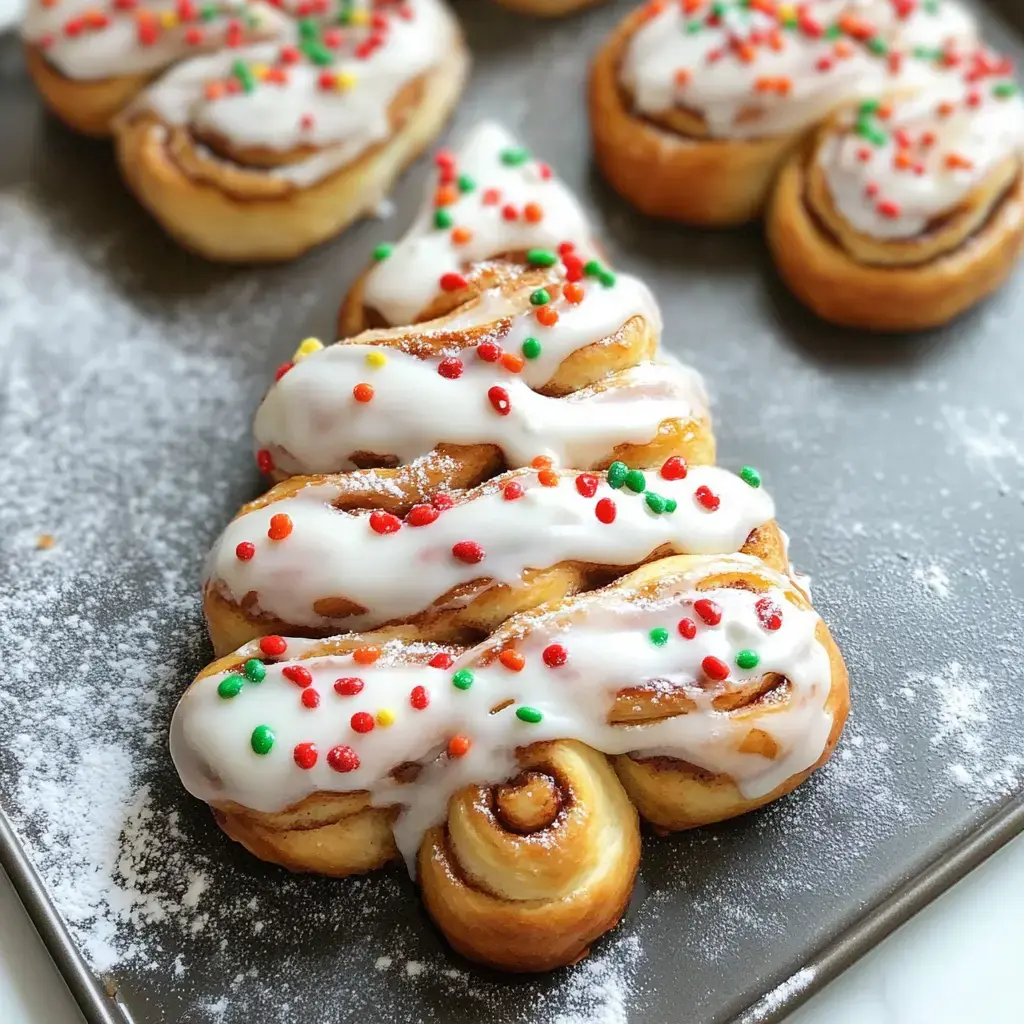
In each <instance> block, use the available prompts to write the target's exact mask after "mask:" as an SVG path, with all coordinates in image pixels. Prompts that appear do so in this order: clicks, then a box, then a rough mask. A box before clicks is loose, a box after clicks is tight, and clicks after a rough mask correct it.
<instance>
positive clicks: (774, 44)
mask: <svg viewBox="0 0 1024 1024" xmlns="http://www.w3.org/2000/svg"><path fill="white" fill-rule="evenodd" d="M768 45H769V46H770V47H771V48H772V49H773V50H774V51H775V52H776V53H778V52H779V51H780V50H782V49H783V47H784V46H785V45H786V44H785V42H784V41H783V39H782V32H780V31H779V29H777V28H773V29H772V30H771V32H770V33H769V34H768Z"/></svg>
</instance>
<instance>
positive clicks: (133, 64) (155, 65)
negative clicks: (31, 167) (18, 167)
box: [22, 0, 287, 135]
mask: <svg viewBox="0 0 1024 1024" xmlns="http://www.w3.org/2000/svg"><path fill="white" fill-rule="evenodd" d="M286 25H287V19H286V18H285V16H284V15H283V14H282V13H280V12H278V11H276V10H275V9H274V8H273V7H272V6H270V4H269V3H268V4H264V3H260V2H254V0H249V2H246V0H216V2H215V3H198V2H195V0H177V2H174V0H108V2H106V3H102V2H101V3H98V4H97V3H96V2H95V0H59V2H55V0H31V2H30V3H29V5H28V10H27V11H26V14H25V20H24V22H23V24H22V36H23V38H24V41H25V48H26V59H27V63H28V69H29V73H30V74H31V75H32V79H33V81H34V82H35V84H36V87H37V88H38V89H39V92H40V93H41V94H42V96H43V99H44V100H45V101H46V104H47V106H48V107H49V108H50V109H51V110H52V111H53V112H54V113H55V114H56V115H57V116H58V117H59V118H60V119H61V120H62V121H64V122H65V123H66V124H68V125H69V126H70V127H71V128H74V129H75V130H76V131H79V132H82V133H84V134H86V135H109V134H110V131H111V122H112V120H113V118H114V116H115V115H116V114H117V113H118V112H119V111H120V110H122V109H123V108H124V107H125V106H126V105H127V104H128V103H129V102H130V101H131V100H132V99H134V98H135V96H136V95H137V94H138V93H139V92H140V91H141V90H142V89H143V88H145V86H146V84H147V83H148V82H149V81H150V80H151V79H152V78H154V77H155V76H157V75H159V74H160V72H161V71H163V70H165V69H166V68H168V67H170V66H171V65H173V64H175V63H176V62H177V61H179V60H183V59H185V58H187V57H191V56H195V55H196V54H199V53H204V52H208V51H211V50H219V49H223V48H228V49H237V48H238V47H243V46H246V45H249V44H251V43H256V42H260V41H263V40H268V39H275V38H278V37H279V36H281V35H283V34H284V33H285V32H286Z"/></svg>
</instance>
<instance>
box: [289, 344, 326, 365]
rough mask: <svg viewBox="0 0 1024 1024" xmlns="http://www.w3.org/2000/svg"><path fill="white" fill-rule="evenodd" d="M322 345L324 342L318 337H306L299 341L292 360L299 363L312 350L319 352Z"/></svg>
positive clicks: (311, 352) (309, 354)
mask: <svg viewBox="0 0 1024 1024" xmlns="http://www.w3.org/2000/svg"><path fill="white" fill-rule="evenodd" d="M323 347H324V343H323V342H322V341H321V340H320V339H319V338H307V339H306V340H305V341H303V342H300V343H299V347H298V348H297V349H296V350H295V353H294V355H293V356H292V362H293V363H301V362H302V360H303V359H305V358H306V357H307V356H311V355H312V354H313V353H314V352H319V351H320V350H321V349H322V348H323Z"/></svg>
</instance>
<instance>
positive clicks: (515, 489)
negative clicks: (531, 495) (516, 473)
mask: <svg viewBox="0 0 1024 1024" xmlns="http://www.w3.org/2000/svg"><path fill="white" fill-rule="evenodd" d="M501 493H502V496H503V497H504V498H505V500H506V501H518V500H519V499H520V498H521V497H522V496H523V495H524V494H525V493H526V492H525V491H524V490H523V485H522V484H521V483H520V482H519V481H518V480H509V482H508V483H507V484H505V486H504V487H503V488H502V491H501Z"/></svg>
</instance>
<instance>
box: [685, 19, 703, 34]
mask: <svg viewBox="0 0 1024 1024" xmlns="http://www.w3.org/2000/svg"><path fill="white" fill-rule="evenodd" d="M703 27H704V26H703V25H702V24H701V23H700V22H699V21H688V22H687V23H686V34H687V35H688V36H695V35H696V34H697V33H698V32H700V31H701V29H702V28H703Z"/></svg>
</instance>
